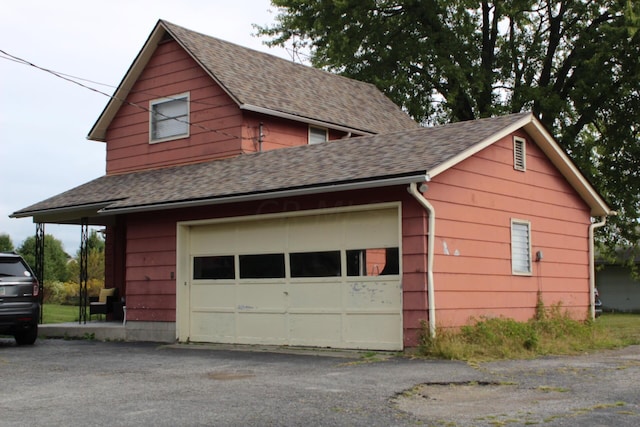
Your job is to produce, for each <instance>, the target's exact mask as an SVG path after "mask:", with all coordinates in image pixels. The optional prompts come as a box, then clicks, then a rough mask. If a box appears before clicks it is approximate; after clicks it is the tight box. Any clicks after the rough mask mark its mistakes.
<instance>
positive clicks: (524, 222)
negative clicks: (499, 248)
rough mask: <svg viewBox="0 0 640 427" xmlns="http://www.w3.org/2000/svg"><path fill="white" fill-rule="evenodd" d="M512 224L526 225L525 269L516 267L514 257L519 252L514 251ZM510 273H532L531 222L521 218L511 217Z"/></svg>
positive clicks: (522, 274) (525, 274)
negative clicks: (526, 257)
mask: <svg viewBox="0 0 640 427" xmlns="http://www.w3.org/2000/svg"><path fill="white" fill-rule="evenodd" d="M514 225H524V226H526V227H527V239H528V242H527V243H528V247H527V256H528V259H527V267H528V269H527V270H518V269H517V268H516V267H517V266H516V264H517V263H516V262H515V261H516V257H518V256H519V255H521V254H518V253H516V251H515V242H514V237H515V236H514ZM511 273H512V274H513V275H516V276H531V275H532V274H533V260H532V257H531V222H530V221H527V220H523V219H514V218H512V219H511Z"/></svg>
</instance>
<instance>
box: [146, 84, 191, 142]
mask: <svg viewBox="0 0 640 427" xmlns="http://www.w3.org/2000/svg"><path fill="white" fill-rule="evenodd" d="M183 98H184V99H185V100H186V101H185V102H186V106H187V112H186V115H187V120H186V122H187V131H186V132H185V133H181V134H177V135H171V136H167V137H165V138H153V123H154V122H153V107H154V106H155V105H158V104H162V103H164V102H168V101H175V100H179V99H183ZM190 100H191V94H190V92H184V93H180V94H177V95H172V96H168V97H165V98H158V99H154V100H151V101H149V144H155V143H158V142H165V141H172V140H174V139H182V138H187V137H188V136H189V134H190V129H191V126H190V125H189V123H190V119H191V108H190V106H191V102H190Z"/></svg>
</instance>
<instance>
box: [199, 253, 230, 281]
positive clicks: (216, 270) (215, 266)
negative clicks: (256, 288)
mask: <svg viewBox="0 0 640 427" xmlns="http://www.w3.org/2000/svg"><path fill="white" fill-rule="evenodd" d="M235 277H236V274H235V261H234V257H233V255H225V256H199V257H195V258H193V278H194V279H196V280H198V279H234V278H235Z"/></svg>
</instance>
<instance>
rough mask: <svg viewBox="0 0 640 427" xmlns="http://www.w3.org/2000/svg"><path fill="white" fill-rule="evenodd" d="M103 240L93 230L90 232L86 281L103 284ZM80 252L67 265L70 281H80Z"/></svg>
mask: <svg viewBox="0 0 640 427" xmlns="http://www.w3.org/2000/svg"><path fill="white" fill-rule="evenodd" d="M104 245H105V244H104V239H103V238H102V237H101V236H100V234H98V233H97V232H96V231H95V230H91V233H90V234H89V237H88V238H87V280H97V281H100V282H101V283H104ZM79 260H80V250H78V252H77V253H76V257H75V259H74V260H72V261H71V262H70V263H69V271H70V274H71V280H74V281H79V280H80V263H79Z"/></svg>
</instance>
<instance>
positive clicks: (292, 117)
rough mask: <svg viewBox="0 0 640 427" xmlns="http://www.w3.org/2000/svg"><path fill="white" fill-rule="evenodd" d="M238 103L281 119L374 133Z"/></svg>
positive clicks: (244, 108) (346, 131)
mask: <svg viewBox="0 0 640 427" xmlns="http://www.w3.org/2000/svg"><path fill="white" fill-rule="evenodd" d="M239 105H240V109H241V110H246V111H252V112H254V113H261V114H267V115H269V116H273V117H279V118H281V119H288V120H295V121H297V122H303V123H307V124H309V125H312V126H318V127H323V128H329V129H333V130H337V131H341V132H345V133H349V134H350V133H357V134H359V136H360V135H362V136H369V135H375V133H374V132H371V131H367V130H363V129H356V128H352V127H348V126H340V125H338V124H334V123H327V122H323V121H321V120H314V119H311V118H308V117H302V116H296V115H295V114H291V113H285V112H283V111H278V110H272V109H270V108H264V107H258V106H256V105H251V104H239Z"/></svg>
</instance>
